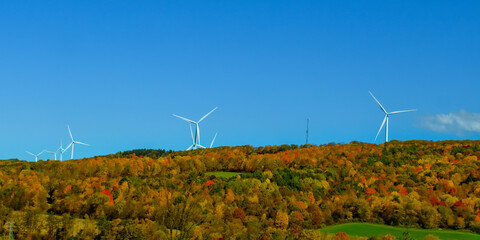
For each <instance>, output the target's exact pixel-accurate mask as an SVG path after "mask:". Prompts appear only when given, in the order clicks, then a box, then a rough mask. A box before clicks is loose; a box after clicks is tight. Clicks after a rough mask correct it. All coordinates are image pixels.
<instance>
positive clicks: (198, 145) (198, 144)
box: [197, 144, 206, 148]
mask: <svg viewBox="0 0 480 240" xmlns="http://www.w3.org/2000/svg"><path fill="white" fill-rule="evenodd" d="M197 146H198V147H201V148H206V147H204V146H202V145H200V144H197Z"/></svg>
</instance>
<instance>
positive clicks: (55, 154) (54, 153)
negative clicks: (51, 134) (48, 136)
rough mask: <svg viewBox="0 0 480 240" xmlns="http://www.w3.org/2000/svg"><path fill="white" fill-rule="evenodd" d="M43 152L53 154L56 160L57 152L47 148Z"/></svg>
mask: <svg viewBox="0 0 480 240" xmlns="http://www.w3.org/2000/svg"><path fill="white" fill-rule="evenodd" d="M45 152H48V153H51V154H53V155H54V156H55V160H57V152H52V151H48V150H45Z"/></svg>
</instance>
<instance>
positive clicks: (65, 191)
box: [63, 184, 72, 194]
mask: <svg viewBox="0 0 480 240" xmlns="http://www.w3.org/2000/svg"><path fill="white" fill-rule="evenodd" d="M71 189H72V185H70V184H69V185H67V186H66V187H65V189H63V194H65V193H67V192H69V191H70V190H71Z"/></svg>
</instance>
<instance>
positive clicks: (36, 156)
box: [25, 150, 46, 162]
mask: <svg viewBox="0 0 480 240" xmlns="http://www.w3.org/2000/svg"><path fill="white" fill-rule="evenodd" d="M45 151H46V150H42V151H41V152H40V153H38V154H36V155H35V154H33V153H31V152H29V151H25V152H27V153H28V154H30V155H32V156H34V157H35V162H37V161H38V156H40V155H41V154H42V153H44V152H45Z"/></svg>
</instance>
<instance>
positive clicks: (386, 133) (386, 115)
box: [368, 91, 417, 142]
mask: <svg viewBox="0 0 480 240" xmlns="http://www.w3.org/2000/svg"><path fill="white" fill-rule="evenodd" d="M368 92H369V93H370V95H372V97H373V99H374V100H375V102H377V104H378V106H379V107H380V109H381V110H382V111H383V113H385V118H384V119H383V122H382V125H381V126H380V129H378V133H377V136H375V141H377V137H378V134H380V131H382V128H383V125H385V122H386V123H387V126H386V127H385V142H388V116H390V115H393V114H397V113H404V112H412V111H417V109H411V110H402V111H394V112H387V110H385V108H384V107H383V106H382V104H380V102H379V101H378V100H377V99H376V98H375V96H373V94H372V92H370V91H368Z"/></svg>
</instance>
